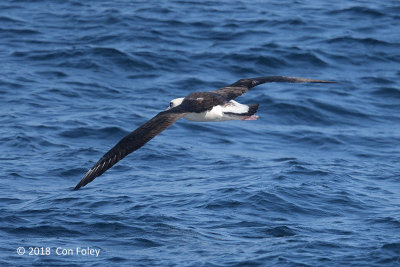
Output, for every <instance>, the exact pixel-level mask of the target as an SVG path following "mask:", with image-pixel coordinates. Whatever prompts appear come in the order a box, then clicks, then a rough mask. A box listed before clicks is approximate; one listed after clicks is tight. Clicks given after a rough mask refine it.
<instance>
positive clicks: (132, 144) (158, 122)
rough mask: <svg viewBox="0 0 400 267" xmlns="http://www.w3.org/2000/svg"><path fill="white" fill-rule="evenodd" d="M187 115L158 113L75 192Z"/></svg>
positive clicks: (101, 162)
mask: <svg viewBox="0 0 400 267" xmlns="http://www.w3.org/2000/svg"><path fill="white" fill-rule="evenodd" d="M185 114H186V113H184V112H181V111H180V110H179V109H177V108H174V109H170V110H167V111H163V112H160V113H158V114H157V115H156V116H155V117H154V118H152V119H151V120H149V121H148V122H146V123H145V124H143V125H142V126H140V127H139V128H137V129H136V130H134V131H133V132H131V133H130V134H128V135H127V136H125V137H124V138H122V139H121V141H119V142H118V144H116V145H115V146H114V147H113V148H111V149H110V151H108V152H107V153H106V154H104V156H103V157H102V158H101V159H100V160H99V161H98V162H97V163H96V164H95V165H94V166H93V167H92V168H91V169H90V170H89V171H88V172H87V173H86V174H85V176H84V177H83V178H82V180H81V181H80V182H79V183H78V184H77V185H76V186H75V189H74V190H78V189H79V188H80V187H82V186H85V185H87V184H88V183H90V182H91V181H93V180H94V179H95V178H96V177H98V176H100V175H102V174H103V173H104V172H105V171H106V170H108V169H109V168H111V167H112V166H114V165H115V164H116V163H117V162H118V161H120V160H121V159H123V158H124V157H125V156H127V155H128V154H130V153H132V152H133V151H135V150H137V149H139V148H141V147H142V146H143V145H144V144H146V143H147V142H148V141H150V140H151V139H153V138H154V137H155V136H156V135H158V134H159V133H161V132H162V131H164V130H165V129H167V128H168V127H169V126H171V125H172V124H173V123H174V122H175V121H177V120H178V119H179V118H181V117H183V116H185Z"/></svg>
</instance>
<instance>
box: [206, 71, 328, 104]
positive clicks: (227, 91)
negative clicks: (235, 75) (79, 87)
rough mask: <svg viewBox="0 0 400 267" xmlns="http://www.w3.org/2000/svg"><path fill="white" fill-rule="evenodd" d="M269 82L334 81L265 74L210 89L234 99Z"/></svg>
mask: <svg viewBox="0 0 400 267" xmlns="http://www.w3.org/2000/svg"><path fill="white" fill-rule="evenodd" d="M271 82H287V83H302V82H307V83H334V82H331V81H322V80H312V79H305V78H296V77H285V76H267V77H258V78H249V79H240V80H239V81H237V82H235V83H233V84H231V85H228V86H225V87H223V88H221V89H218V90H215V91H211V92H212V93H216V94H219V95H221V96H223V97H225V98H226V99H227V100H232V99H235V98H236V97H238V96H241V95H242V94H244V93H246V92H247V90H249V89H250V88H253V87H254V86H257V85H260V84H263V83H271Z"/></svg>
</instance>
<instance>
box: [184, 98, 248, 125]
mask: <svg viewBox="0 0 400 267" xmlns="http://www.w3.org/2000/svg"><path fill="white" fill-rule="evenodd" d="M248 110H249V107H248V106H247V105H243V104H240V103H238V102H236V101H234V100H231V101H229V102H228V103H227V104H226V105H224V106H221V105H218V106H215V107H213V108H212V109H211V110H209V111H205V112H201V113H189V114H187V115H186V116H185V117H183V118H184V119H186V120H189V121H201V122H206V121H230V120H237V119H238V118H237V117H235V116H232V115H229V114H224V112H229V113H238V114H240V113H246V112H248Z"/></svg>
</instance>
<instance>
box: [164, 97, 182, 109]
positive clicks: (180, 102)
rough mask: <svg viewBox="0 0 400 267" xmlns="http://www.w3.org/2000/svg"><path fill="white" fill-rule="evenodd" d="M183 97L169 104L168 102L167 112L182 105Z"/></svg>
mask: <svg viewBox="0 0 400 267" xmlns="http://www.w3.org/2000/svg"><path fill="white" fill-rule="evenodd" d="M183 99H184V97H180V98H175V99H174V100H171V102H169V107H168V108H167V110H169V109H171V108H174V107H177V106H179V105H180V104H182V102H183Z"/></svg>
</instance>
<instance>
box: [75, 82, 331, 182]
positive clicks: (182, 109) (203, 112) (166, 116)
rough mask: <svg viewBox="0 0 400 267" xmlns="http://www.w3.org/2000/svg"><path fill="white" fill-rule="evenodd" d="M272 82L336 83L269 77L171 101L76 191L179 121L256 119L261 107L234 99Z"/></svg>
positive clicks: (96, 166)
mask: <svg viewBox="0 0 400 267" xmlns="http://www.w3.org/2000/svg"><path fill="white" fill-rule="evenodd" d="M270 82H287V83H301V82H308V83H334V82H333V81H323V80H313V79H305V78H297V77H285V76H267V77H258V78H249V79H240V80H238V81H237V82H235V83H233V84H230V85H228V86H225V87H223V88H220V89H218V90H215V91H208V92H194V93H191V94H189V95H188V96H186V97H181V98H176V99H174V100H172V101H171V102H170V104H169V107H168V108H167V109H166V110H164V111H161V112H160V113H158V114H157V115H156V116H154V117H153V118H152V119H150V120H149V121H147V122H146V123H145V124H143V125H142V126H140V127H139V128H137V129H136V130H134V131H133V132H131V133H130V134H128V135H127V136H125V137H124V138H122V139H121V140H120V141H119V142H118V143H117V144H116V145H115V146H114V147H113V148H111V149H110V150H109V151H108V152H107V153H106V154H104V155H103V156H102V157H101V158H100V160H99V161H98V162H97V163H96V164H94V166H93V167H92V168H91V169H90V170H89V171H88V172H87V173H86V174H85V176H83V178H82V179H81V181H80V182H79V183H78V184H77V185H76V186H75V188H74V190H78V189H79V188H81V187H83V186H85V185H87V184H88V183H90V182H92V181H93V180H94V179H95V178H97V177H99V176H100V175H102V174H103V173H104V172H105V171H107V170H108V169H109V168H111V167H112V166H114V165H115V164H116V163H117V162H118V161H120V160H121V159H123V158H124V157H126V156H127V155H128V154H130V153H132V152H134V151H136V150H138V149H139V148H141V147H142V146H143V145H145V144H146V143H147V142H149V141H150V140H151V139H153V138H154V137H155V136H156V135H158V134H160V133H161V132H162V131H164V130H165V129H167V128H168V127H169V126H171V125H172V124H173V123H174V122H176V121H177V120H178V119H180V118H184V119H187V120H190V121H197V122H209V121H215V122H218V121H229V120H242V121H247V120H257V119H258V116H257V115H254V114H255V113H256V112H257V109H258V105H259V104H249V105H244V104H240V103H238V102H236V101H235V100H234V99H235V98H237V97H239V96H241V95H242V94H244V93H246V92H247V91H248V90H249V89H250V88H253V87H255V86H257V85H260V84H263V83H270Z"/></svg>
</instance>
